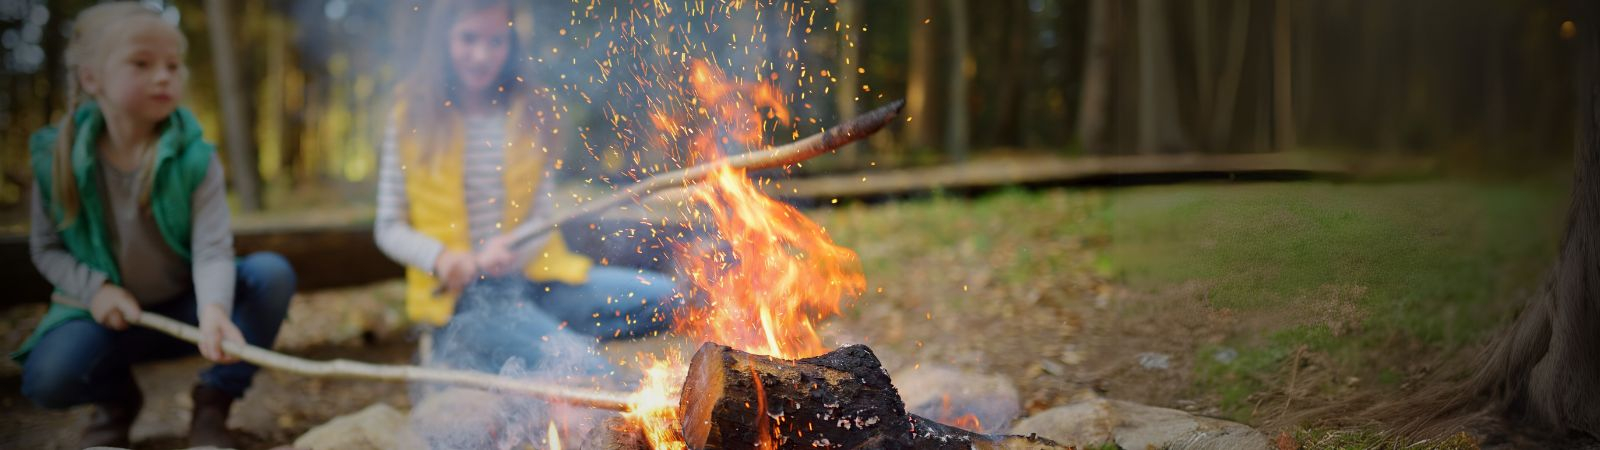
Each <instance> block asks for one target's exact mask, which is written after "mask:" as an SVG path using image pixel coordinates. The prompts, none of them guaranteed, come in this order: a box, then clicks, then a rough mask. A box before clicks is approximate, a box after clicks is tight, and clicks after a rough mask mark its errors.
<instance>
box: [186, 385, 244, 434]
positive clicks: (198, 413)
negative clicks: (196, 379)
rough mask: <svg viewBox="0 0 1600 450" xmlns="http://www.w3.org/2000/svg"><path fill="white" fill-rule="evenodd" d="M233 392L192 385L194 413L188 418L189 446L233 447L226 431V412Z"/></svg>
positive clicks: (230, 406)
mask: <svg viewBox="0 0 1600 450" xmlns="http://www.w3.org/2000/svg"><path fill="white" fill-rule="evenodd" d="M232 407H233V394H229V393H227V392H223V391H220V390H217V389H213V388H209V387H206V386H200V385H196V386H195V387H194V415H193V417H192V418H190V420H189V446H190V447H216V448H235V447H236V444H235V443H234V440H233V434H232V433H229V432H228V412H229V411H230V409H231V408H232Z"/></svg>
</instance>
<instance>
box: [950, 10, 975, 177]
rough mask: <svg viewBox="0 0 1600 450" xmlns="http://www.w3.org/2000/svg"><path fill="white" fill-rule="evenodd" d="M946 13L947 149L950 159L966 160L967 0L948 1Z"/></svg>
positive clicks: (968, 106) (968, 141) (967, 133)
mask: <svg viewBox="0 0 1600 450" xmlns="http://www.w3.org/2000/svg"><path fill="white" fill-rule="evenodd" d="M944 5H945V12H946V14H947V15H948V17H949V21H950V46H949V47H950V55H949V61H946V63H947V64H948V66H946V69H945V70H946V71H948V72H947V75H946V76H947V77H949V78H946V79H945V81H946V82H947V83H948V92H949V95H950V103H949V104H948V105H946V107H947V108H948V109H946V110H945V112H946V114H947V115H946V116H945V128H944V131H945V134H944V145H945V152H946V154H947V155H948V157H949V159H950V160H951V161H962V160H965V159H967V145H968V144H969V143H970V141H971V138H970V135H971V133H970V132H969V131H968V130H969V128H968V127H969V126H970V124H969V122H968V119H969V117H968V116H969V114H968V111H969V110H970V105H969V103H968V101H967V58H968V57H969V56H970V55H968V49H967V47H968V43H969V41H970V39H969V38H968V36H967V34H968V30H967V28H968V27H967V8H966V5H967V2H966V0H945V2H944Z"/></svg>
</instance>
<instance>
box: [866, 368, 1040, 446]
mask: <svg viewBox="0 0 1600 450" xmlns="http://www.w3.org/2000/svg"><path fill="white" fill-rule="evenodd" d="M891 379H893V380H894V385H895V389H896V390H898V391H899V392H900V399H901V401H903V402H905V404H906V412H910V413H912V414H916V415H919V416H922V417H926V418H929V419H933V420H935V421H938V422H940V423H944V424H946V425H955V426H958V427H961V428H968V429H969V430H970V431H978V432H988V431H993V430H1000V429H1005V427H1006V426H1007V425H1009V424H1010V423H1011V421H1013V420H1016V419H1017V416H1018V415H1020V414H1021V413H1022V396H1021V394H1019V393H1018V391H1017V387H1016V385H1015V384H1013V383H1012V382H1011V380H1010V379H1007V378H1006V377H1004V376H1000V375H994V374H979V373H971V372H964V371H960V370H956V369H953V368H949V367H944V366H933V365H924V366H921V367H914V368H908V369H904V370H901V371H900V372H898V373H895V374H894V375H893V376H892V377H891ZM968 415H970V417H968ZM973 419H976V421H975V422H974V421H973ZM974 425H979V426H978V427H977V428H979V429H971V428H974Z"/></svg>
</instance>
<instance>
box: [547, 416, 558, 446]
mask: <svg viewBox="0 0 1600 450" xmlns="http://www.w3.org/2000/svg"><path fill="white" fill-rule="evenodd" d="M548 433H549V434H548V436H550V437H549V440H550V450H561V432H560V431H557V430H556V422H555V421H553V420H552V421H550V431H549V432H548Z"/></svg>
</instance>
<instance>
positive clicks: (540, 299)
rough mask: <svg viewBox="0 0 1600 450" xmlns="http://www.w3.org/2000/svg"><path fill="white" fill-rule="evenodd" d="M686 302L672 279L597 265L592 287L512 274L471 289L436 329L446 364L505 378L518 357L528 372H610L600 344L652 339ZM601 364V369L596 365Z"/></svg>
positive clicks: (440, 356)
mask: <svg viewBox="0 0 1600 450" xmlns="http://www.w3.org/2000/svg"><path fill="white" fill-rule="evenodd" d="M678 302H679V300H678V297H677V296H676V289H675V286H674V284H673V281H672V279H671V278H670V277H668V276H667V275H664V274H661V273H658V272H651V271H645V270H637V269H624V268H618V267H610V266H597V267H595V268H593V269H591V270H590V271H589V279H588V282H586V283H583V284H576V285H574V284H566V283H561V282H535V281H531V280H528V279H527V278H524V277H522V276H521V275H512V276H506V277H498V278H489V279H484V280H480V281H477V282H474V283H472V284H471V285H468V286H467V288H466V290H465V291H464V292H462V293H461V297H460V299H458V300H457V301H456V310H455V315H453V316H451V318H450V322H449V323H447V324H445V326H444V327H443V328H440V329H439V330H437V331H435V334H434V340H433V343H434V348H433V354H434V355H435V358H437V360H438V361H440V362H441V363H443V364H445V365H446V366H450V367H455V368H460V369H469V370H476V371H481V372H490V373H501V372H502V371H504V370H505V369H506V368H507V367H506V363H507V362H510V361H512V360H513V359H514V358H515V359H516V360H518V361H520V363H521V364H522V365H523V366H524V367H525V368H526V369H529V370H534V371H543V370H546V369H549V368H553V367H558V366H559V367H563V368H572V369H577V370H576V371H567V372H568V374H581V373H595V372H596V371H604V369H605V368H604V364H605V361H604V358H598V357H597V356H595V355H594V354H593V349H592V348H591V347H593V345H592V344H593V343H594V342H596V341H597V340H599V341H604V340H610V339H624V338H634V337H644V336H651V335H654V334H656V333H660V332H664V331H666V330H667V329H669V328H670V327H671V318H672V314H673V309H674V308H675V307H676V305H677V304H678ZM591 366H594V367H591Z"/></svg>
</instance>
